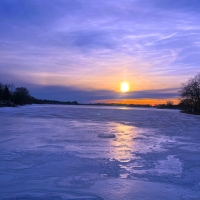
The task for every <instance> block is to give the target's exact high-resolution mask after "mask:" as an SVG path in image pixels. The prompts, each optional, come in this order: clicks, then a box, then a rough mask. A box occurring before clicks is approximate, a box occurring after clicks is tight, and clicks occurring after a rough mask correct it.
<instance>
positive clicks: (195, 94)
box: [180, 73, 200, 114]
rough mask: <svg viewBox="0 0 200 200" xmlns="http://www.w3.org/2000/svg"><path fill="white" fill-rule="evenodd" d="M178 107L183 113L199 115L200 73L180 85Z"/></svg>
mask: <svg viewBox="0 0 200 200" xmlns="http://www.w3.org/2000/svg"><path fill="white" fill-rule="evenodd" d="M180 105H181V106H182V108H183V109H184V111H185V112H191V113H195V114H200V73H198V74H197V75H196V76H194V77H193V78H190V79H189V80H188V81H187V83H184V84H183V85H182V87H181V90H180Z"/></svg>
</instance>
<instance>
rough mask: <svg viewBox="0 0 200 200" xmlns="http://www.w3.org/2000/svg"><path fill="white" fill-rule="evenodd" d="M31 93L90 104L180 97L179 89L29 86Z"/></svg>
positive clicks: (39, 96)
mask: <svg viewBox="0 0 200 200" xmlns="http://www.w3.org/2000/svg"><path fill="white" fill-rule="evenodd" d="M29 89H30V92H31V94H32V95H33V96H35V97H36V98H41V99H52V100H54V99H56V100H60V101H75V100H76V101H78V102H80V103H89V102H95V101H101V100H102V101H103V100H107V99H118V100H120V99H169V98H172V99H174V98H177V97H178V90H179V89H178V88H167V89H159V90H146V91H144V90H142V91H134V92H129V93H119V92H114V91H110V90H83V89H79V88H74V87H61V86H43V87H41V86H37V85H29Z"/></svg>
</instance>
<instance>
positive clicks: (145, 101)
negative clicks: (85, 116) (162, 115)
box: [94, 99, 179, 105]
mask: <svg viewBox="0 0 200 200" xmlns="http://www.w3.org/2000/svg"><path fill="white" fill-rule="evenodd" d="M169 100H170V101H173V103H174V105H176V104H178V103H179V100H178V99H105V100H97V101H94V103H108V104H111V103H117V104H141V105H145V104H150V105H156V104H166V102H167V101H169Z"/></svg>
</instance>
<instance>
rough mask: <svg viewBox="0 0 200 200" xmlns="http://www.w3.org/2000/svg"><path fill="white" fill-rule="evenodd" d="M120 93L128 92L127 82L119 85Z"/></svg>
mask: <svg viewBox="0 0 200 200" xmlns="http://www.w3.org/2000/svg"><path fill="white" fill-rule="evenodd" d="M121 91H122V92H128V91H129V84H128V83H127V82H123V83H122V84H121Z"/></svg>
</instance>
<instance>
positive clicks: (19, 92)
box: [0, 83, 78, 107]
mask: <svg viewBox="0 0 200 200" xmlns="http://www.w3.org/2000/svg"><path fill="white" fill-rule="evenodd" d="M27 104H64V105H77V104H78V102H77V101H72V102H71V101H66V102H64V101H56V100H47V99H37V98H35V97H33V96H31V95H30V92H29V90H28V89H27V88H25V87H17V88H15V87H14V85H13V84H3V83H0V107H2V106H19V105H20V106H23V105H27Z"/></svg>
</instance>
